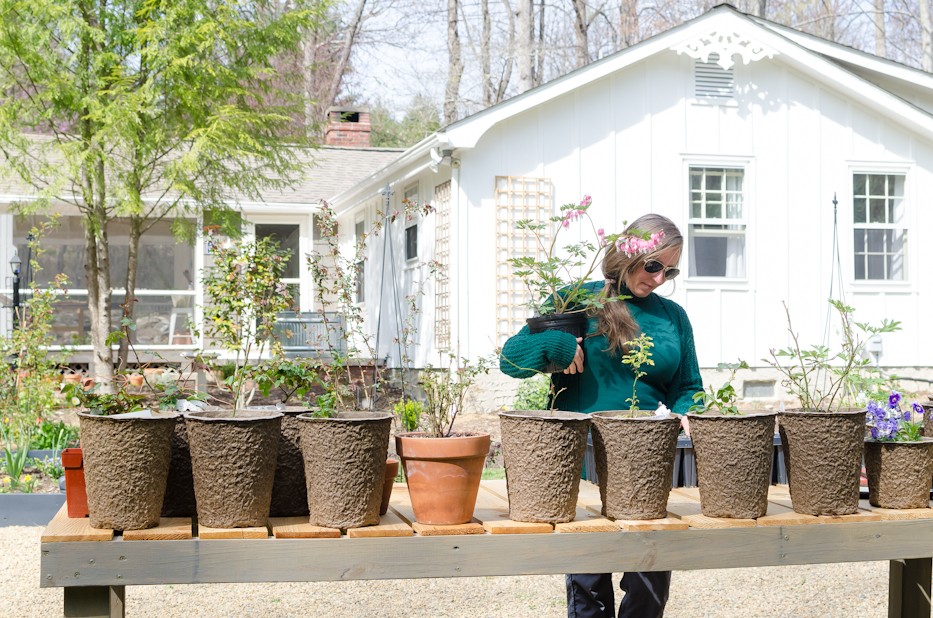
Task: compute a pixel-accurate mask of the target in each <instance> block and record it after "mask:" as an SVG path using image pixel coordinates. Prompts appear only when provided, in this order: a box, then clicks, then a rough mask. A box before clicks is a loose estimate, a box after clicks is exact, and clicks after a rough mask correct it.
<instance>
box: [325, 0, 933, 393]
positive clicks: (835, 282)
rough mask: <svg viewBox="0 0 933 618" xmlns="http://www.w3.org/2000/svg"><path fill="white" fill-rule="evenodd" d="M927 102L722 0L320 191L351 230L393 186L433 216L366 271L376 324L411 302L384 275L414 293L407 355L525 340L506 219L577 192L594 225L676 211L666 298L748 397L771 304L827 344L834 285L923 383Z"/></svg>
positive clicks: (925, 95)
mask: <svg viewBox="0 0 933 618" xmlns="http://www.w3.org/2000/svg"><path fill="white" fill-rule="evenodd" d="M931 113H933V75H930V74H927V73H924V72H922V71H919V70H916V69H912V68H908V67H906V66H903V65H900V64H897V63H894V62H890V61H887V60H884V59H881V58H878V57H875V56H872V55H870V54H866V53H862V52H859V51H856V50H853V49H850V48H847V47H844V46H841V45H837V44H834V43H831V42H828V41H825V40H822V39H819V38H816V37H813V36H810V35H806V34H802V33H800V32H797V31H795V30H792V29H790V28H787V27H784V26H780V25H777V24H775V23H772V22H769V21H767V20H763V19H759V18H756V17H752V16H748V15H745V14H742V13H740V12H738V11H736V10H735V9H733V8H732V7H730V6H723V5H721V6H718V7H716V8H714V9H712V10H710V11H709V12H707V13H706V14H704V15H702V16H700V17H698V18H696V19H694V20H692V21H690V22H687V23H685V24H683V25H681V26H679V27H677V28H673V29H671V30H669V31H667V32H665V33H662V34H660V35H658V36H655V37H653V38H651V39H649V40H647V41H644V42H643V43H640V44H639V45H636V46H634V47H631V48H628V49H626V50H623V51H621V52H619V53H616V54H614V55H612V56H610V57H607V58H605V59H603V60H600V61H598V62H594V63H592V64H590V65H588V66H586V67H584V68H582V69H579V70H577V71H575V72H573V73H570V74H568V75H566V76H564V77H562V78H560V79H557V80H555V81H553V82H551V83H548V84H546V85H543V86H541V87H538V88H536V89H534V90H531V91H529V92H526V93H524V94H522V95H520V96H517V97H515V98H513V99H510V100H508V101H505V102H503V103H501V104H499V105H496V106H494V107H491V108H489V109H486V110H484V111H482V112H480V113H477V114H475V115H473V116H470V117H468V118H465V119H463V120H461V121H458V122H456V123H454V124H452V125H450V126H448V127H446V128H444V129H443V130H441V131H439V132H437V133H435V134H433V135H431V136H430V137H428V138H427V139H425V140H423V141H422V142H421V143H419V144H417V145H416V146H414V147H412V148H410V149H409V150H408V151H406V152H405V153H404V154H403V155H402V156H401V157H399V158H398V159H397V160H396V161H394V162H393V163H392V164H391V165H389V166H387V167H385V168H384V169H382V170H380V171H378V172H377V173H375V174H373V175H372V176H370V177H369V178H367V179H365V180H363V181H361V182H359V183H357V184H355V185H354V186H352V187H351V188H349V189H348V190H346V191H344V192H342V193H340V194H339V195H337V196H335V197H334V198H333V199H332V200H331V201H332V203H333V205H334V206H335V208H336V210H337V212H338V214H339V217H340V220H341V221H342V222H345V224H344V225H343V226H342V229H344V230H354V229H359V227H360V226H363V227H365V226H366V225H368V224H370V223H371V222H372V220H373V218H374V217H375V216H376V215H375V214H374V213H376V211H377V209H381V208H384V206H385V205H386V204H388V205H389V207H390V208H393V207H394V208H398V204H399V202H400V200H402V199H403V198H406V197H407V198H411V199H418V200H421V201H428V202H431V203H432V204H433V205H434V206H435V207H436V208H437V212H436V213H435V214H434V215H429V216H427V217H424V218H422V219H421V220H413V221H409V222H407V223H406V224H404V226H400V225H397V226H396V228H397V229H395V230H394V234H395V237H394V238H395V242H396V244H395V247H396V251H404V252H405V255H404V256H400V257H399V259H397V260H396V261H395V262H394V264H395V266H394V267H392V268H394V270H386V269H387V268H389V266H388V265H387V264H388V262H386V257H387V256H389V254H387V253H385V252H384V248H381V247H376V246H374V247H371V248H370V251H371V253H370V263H372V264H377V265H378V264H380V263H381V264H382V265H381V269H382V272H381V273H380V272H378V269H377V268H372V267H370V266H368V267H367V273H366V274H367V281H366V290H365V300H364V302H365V307H366V310H367V314H368V316H369V319H370V320H371V321H372V324H373V325H375V324H376V323H379V324H380V325H381V327H382V329H383V330H386V329H387V328H388V329H391V328H393V326H392V325H393V324H398V323H400V322H401V321H402V320H404V314H406V312H407V311H408V310H407V309H406V308H405V306H404V304H400V303H399V302H398V300H397V298H395V297H393V294H398V293H399V292H395V291H394V290H395V287H394V286H393V285H392V282H393V281H396V282H400V283H401V292H400V293H401V294H402V295H407V294H415V293H416V292H417V291H418V290H419V289H421V291H422V292H423V294H422V295H420V296H419V302H420V303H421V305H420V307H421V312H420V314H418V315H417V316H416V318H417V321H418V323H419V325H420V330H419V333H420V337H419V342H418V345H417V346H413V347H412V349H410V350H409V351H408V352H409V354H413V355H414V356H415V358H416V359H417V361H416V364H417V365H419V366H423V365H424V364H426V363H434V364H436V363H437V362H438V358H439V353H442V352H444V351H445V350H450V351H452V352H454V353H456V354H458V355H461V356H467V357H471V358H476V357H479V356H482V355H485V354H488V353H490V352H492V351H493V350H495V349H496V347H497V346H498V345H500V344H501V343H502V342H503V341H504V340H505V339H506V338H507V337H508V336H509V335H510V334H512V333H514V332H517V331H518V329H519V328H520V327H521V325H522V324H523V323H524V320H525V318H526V317H528V310H527V309H526V307H524V306H523V302H525V301H526V297H525V294H524V291H523V290H522V289H521V286H519V285H517V282H516V280H515V278H514V276H513V275H512V272H511V270H512V269H511V268H510V266H509V264H508V262H507V259H508V258H509V257H513V256H515V255H517V254H518V252H520V251H522V247H523V246H527V239H524V238H522V236H521V235H520V234H519V233H518V232H517V231H516V230H515V228H514V223H515V221H517V220H518V219H522V218H534V217H545V216H549V215H551V214H552V213H554V212H556V209H557V208H558V207H559V206H560V205H561V204H564V203H569V202H575V201H578V200H579V199H580V198H581V197H582V196H583V195H584V194H589V195H591V196H592V198H593V204H594V205H593V207H592V209H591V213H593V214H594V216H595V218H596V220H597V222H598V223H599V224H600V225H602V226H603V227H605V228H606V229H607V230H615V231H620V229H621V228H622V226H623V224H624V222H625V221H626V220H629V221H631V220H632V219H634V218H636V217H637V216H639V215H641V214H643V213H645V212H657V213H660V214H663V215H666V216H667V217H669V218H671V219H672V220H673V221H675V222H676V223H677V224H678V226H679V227H680V228H681V230H682V231H683V232H684V235H685V238H686V244H685V251H684V255H683V257H682V260H681V268H682V271H683V273H684V274H683V275H682V276H681V277H680V278H678V279H677V280H676V281H675V282H674V283H673V284H666V286H665V288H664V289H663V292H662V293H664V294H667V295H670V297H671V298H673V299H674V300H675V301H677V302H678V303H680V304H681V305H683V306H684V307H685V308H686V310H687V312H688V314H689V316H690V318H691V321H692V323H693V326H694V331H695V336H696V343H697V351H698V355H699V360H700V364H701V366H702V367H705V368H714V367H715V366H716V365H717V363H719V362H722V361H726V362H728V361H734V360H735V359H738V358H742V359H745V360H747V361H748V362H750V364H752V365H755V366H757V367H759V369H758V370H757V371H756V372H755V374H747V375H746V378H747V380H746V384H744V388H745V394H746V395H747V396H761V397H780V396H782V391H781V389H780V385H779V381H778V384H777V385H775V383H774V382H775V378H776V377H778V376H777V374H776V373H775V372H773V371H771V370H767V369H764V367H765V364H764V363H763V362H762V361H761V360H760V359H762V358H764V357H766V356H768V352H769V349H770V348H774V347H785V346H787V345H788V344H789V343H790V338H789V335H788V330H787V321H786V318H785V311H784V307H783V304H782V303H786V304H787V306H788V307H789V310H790V313H791V315H792V317H793V325H794V329H795V331H797V332H798V333H799V336H800V340H801V342H802V343H804V344H806V345H810V344H818V343H821V342H824V341H825V340H827V339H829V340H834V339H836V338H837V337H838V332H837V330H838V320H836V321H835V322H834V321H833V320H831V319H830V317H831V314H830V306H829V304H828V303H827V299H828V298H830V297H831V296H832V297H833V298H840V299H844V300H845V301H846V302H847V303H848V304H850V305H852V306H854V307H855V309H856V312H855V317H856V319H857V320H859V321H863V322H878V321H880V320H881V319H882V318H890V319H896V320H900V321H901V322H902V323H903V328H902V330H901V331H899V332H896V333H891V334H886V335H884V336H883V338H882V339H880V340H879V341H874V342H872V345H871V349H872V350H873V352H874V359H875V360H876V361H877V362H878V363H880V365H881V366H883V367H885V368H891V369H896V371H897V373H899V374H904V373H906V374H910V375H915V376H920V377H931V374H930V371H929V369H930V368H931V367H933V327H931V325H930V324H929V323H928V320H927V319H925V318H926V316H927V310H926V307H927V305H928V304H929V303H930V302H931V301H933V273H931V272H930V271H926V270H924V264H930V263H931V261H933V251H931V248H930V246H929V244H928V243H925V242H923V240H924V230H930V229H933V208H931V206H933V204H931V202H930V198H929V196H930V195H933V115H931ZM386 186H389V187H391V194H390V195H389V196H388V198H387V197H386V194H385V187H386ZM387 199H388V202H387V201H386V200H387ZM402 227H404V228H405V229H401V228H402ZM347 233H349V232H347ZM403 238H404V239H405V242H403ZM399 247H401V249H399ZM380 252H382V253H380ZM428 260H436V261H438V262H441V263H442V264H444V265H445V266H446V267H447V270H448V279H447V280H446V281H445V282H444V283H443V285H435V284H434V282H433V281H432V280H430V279H428V280H425V274H424V272H423V270H422V269H419V268H418V264H419V263H421V262H425V261H428ZM399 307H400V309H397V308H399ZM396 313H401V314H402V315H401V316H397V315H395V314H396ZM387 325H388V326H387ZM390 334H391V333H390V332H385V333H384V335H383V336H382V341H383V342H385V343H384V344H383V346H382V347H381V352H382V353H384V354H385V355H386V356H387V357H388V358H389V362H390V364H393V363H398V362H399V356H400V354H401V352H400V350H399V346H398V345H392V344H391V343H390V342H391V336H390ZM749 376H752V377H749ZM740 377H741V376H740ZM776 386H777V388H775V387H776ZM908 386H909V387H914V388H918V389H922V388H924V386H925V384H924V383H923V382H917V383H915V384H910V385H908ZM505 390H508V389H505ZM505 397H506V394H505V392H504V391H503V392H500V393H499V399H497V400H496V403H497V404H498V403H507V402H506V401H505V400H504V398H505Z"/></svg>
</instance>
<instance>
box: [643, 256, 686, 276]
mask: <svg viewBox="0 0 933 618" xmlns="http://www.w3.org/2000/svg"><path fill="white" fill-rule="evenodd" d="M662 270H663V271H664V279H665V281H670V280H671V279H673V278H674V277H676V276H677V275H679V274H680V269H679V268H674V267H673V266H667V267H665V266H664V264H662V263H661V262H659V261H657V260H645V272H646V273H650V274H652V275H653V274H655V273H659V272H661V271H662Z"/></svg>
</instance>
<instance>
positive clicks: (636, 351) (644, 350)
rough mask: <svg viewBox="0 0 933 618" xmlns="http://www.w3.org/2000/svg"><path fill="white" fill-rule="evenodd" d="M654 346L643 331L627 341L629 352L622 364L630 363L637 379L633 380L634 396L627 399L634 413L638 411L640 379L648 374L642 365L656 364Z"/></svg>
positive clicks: (623, 357)
mask: <svg viewBox="0 0 933 618" xmlns="http://www.w3.org/2000/svg"><path fill="white" fill-rule="evenodd" d="M653 347H654V341H653V340H652V339H651V337H649V336H648V335H646V334H644V333H642V334H640V335H639V336H638V337H636V338H635V339H633V340H632V341H626V342H625V349H626V350H627V352H626V353H625V354H623V355H622V364H623V365H629V366H631V368H632V373H633V374H634V375H635V379H634V380H633V381H632V396H631V397H630V398H628V399H626V400H625V401H626V402H627V403H628V404H629V412H630V413H632V414H634V413H635V412H637V411H638V395H637V387H638V380H640V379H641V378H643V377H645V376H646V375H648V374H647V373H646V372H644V371H642V370H641V367H642V365H648V366H654V361H653V360H651V348H653Z"/></svg>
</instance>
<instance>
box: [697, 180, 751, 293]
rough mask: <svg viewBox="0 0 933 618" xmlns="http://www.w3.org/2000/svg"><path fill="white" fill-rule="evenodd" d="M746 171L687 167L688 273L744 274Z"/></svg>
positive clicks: (735, 275)
mask: <svg viewBox="0 0 933 618" xmlns="http://www.w3.org/2000/svg"><path fill="white" fill-rule="evenodd" d="M744 179H745V170H743V169H741V168H724V167H691V168H690V219H689V221H688V228H687V229H688V232H687V235H688V240H689V247H690V260H689V261H690V276H692V277H726V278H734V279H741V278H744V277H745V208H744V203H745V192H744Z"/></svg>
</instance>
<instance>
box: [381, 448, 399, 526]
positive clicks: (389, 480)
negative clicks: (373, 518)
mask: <svg viewBox="0 0 933 618" xmlns="http://www.w3.org/2000/svg"><path fill="white" fill-rule="evenodd" d="M398 467H399V461H398V459H392V458H391V457H389V458H387V459H386V471H385V479H384V480H383V483H382V502H380V503H379V514H380V515H385V514H386V513H388V512H389V502H390V501H391V500H392V489H393V488H394V487H395V477H396V476H398Z"/></svg>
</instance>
